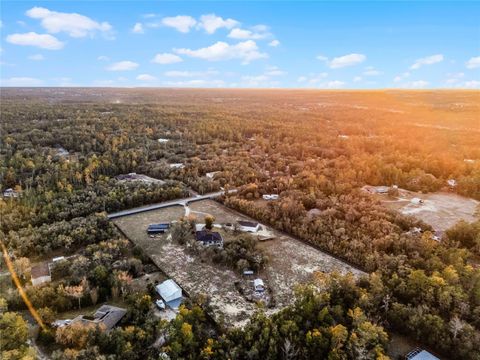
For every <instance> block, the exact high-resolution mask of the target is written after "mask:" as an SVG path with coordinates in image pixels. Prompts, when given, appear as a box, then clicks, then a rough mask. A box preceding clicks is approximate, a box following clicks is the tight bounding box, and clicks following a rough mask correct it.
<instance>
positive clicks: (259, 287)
mask: <svg viewBox="0 0 480 360" xmlns="http://www.w3.org/2000/svg"><path fill="white" fill-rule="evenodd" d="M253 288H254V289H255V291H258V292H263V291H265V285H264V284H263V280H262V279H255V280H253Z"/></svg>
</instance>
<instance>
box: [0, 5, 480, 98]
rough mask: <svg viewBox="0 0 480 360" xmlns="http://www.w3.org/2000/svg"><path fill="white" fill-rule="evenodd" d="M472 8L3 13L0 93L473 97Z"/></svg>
mask: <svg viewBox="0 0 480 360" xmlns="http://www.w3.org/2000/svg"><path fill="white" fill-rule="evenodd" d="M479 19H480V2H474V1H472V2H459V1H451V2H449V1H416V2H412V1H402V2H393V1H375V2H364V1H350V2H347V1H336V2H327V1H309V2H300V1H261V2H256V1H243V2H240V1H238V2H237V1H227V2H217V1H190V2H180V1H159V0H158V1H155V0H152V1H125V0H124V1H71V0H68V1H67V0H65V1H34V2H31V1H22V0H16V1H2V2H1V24H0V32H1V33H0V34H1V51H0V61H1V68H0V69H1V71H0V85H1V86H114V87H140V86H151V87H205V88H211V87H221V88H223V87H225V88H228V87H241V88H257V87H258V88H271V87H275V88H320V89H375V88H408V89H413V88H420V89H421V88H480V21H479Z"/></svg>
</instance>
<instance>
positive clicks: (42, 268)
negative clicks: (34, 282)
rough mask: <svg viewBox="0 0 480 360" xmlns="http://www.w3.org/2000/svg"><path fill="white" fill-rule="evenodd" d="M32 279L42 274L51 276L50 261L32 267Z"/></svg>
mask: <svg viewBox="0 0 480 360" xmlns="http://www.w3.org/2000/svg"><path fill="white" fill-rule="evenodd" d="M30 273H31V275H32V279H36V278H39V277H42V276H50V269H49V267H48V263H46V262H44V263H40V264H38V265H35V266H33V267H32V270H31V272H30Z"/></svg>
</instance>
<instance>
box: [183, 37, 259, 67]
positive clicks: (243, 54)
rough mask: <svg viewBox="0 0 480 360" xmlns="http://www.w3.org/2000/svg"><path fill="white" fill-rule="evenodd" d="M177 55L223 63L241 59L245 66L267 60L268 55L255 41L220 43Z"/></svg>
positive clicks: (184, 51)
mask: <svg viewBox="0 0 480 360" xmlns="http://www.w3.org/2000/svg"><path fill="white" fill-rule="evenodd" d="M174 51H175V52H176V53H177V54H182V55H187V56H191V57H194V58H198V59H203V60H207V61H222V60H231V59H240V60H242V63H243V64H248V63H250V62H251V61H253V60H257V59H262V58H267V57H268V55H267V54H266V53H262V52H260V51H259V49H258V46H257V44H256V43H255V41H253V40H247V41H243V42H239V43H237V44H235V45H230V44H227V43H226V42H223V41H218V42H216V43H215V44H213V45H210V46H208V47H205V48H200V49H197V50H192V49H185V48H184V49H175V50H174Z"/></svg>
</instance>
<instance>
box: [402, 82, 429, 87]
mask: <svg viewBox="0 0 480 360" xmlns="http://www.w3.org/2000/svg"><path fill="white" fill-rule="evenodd" d="M427 85H428V81H425V80H416V81H410V82H407V83H406V84H405V87H406V88H411V89H423V88H425V87H426V86H427Z"/></svg>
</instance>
